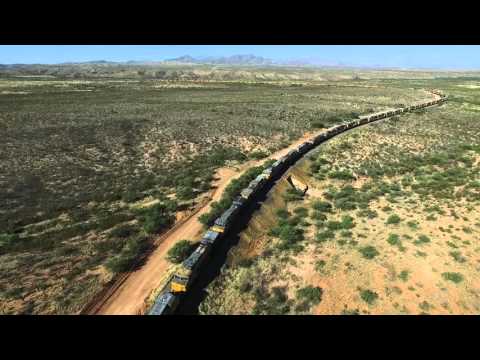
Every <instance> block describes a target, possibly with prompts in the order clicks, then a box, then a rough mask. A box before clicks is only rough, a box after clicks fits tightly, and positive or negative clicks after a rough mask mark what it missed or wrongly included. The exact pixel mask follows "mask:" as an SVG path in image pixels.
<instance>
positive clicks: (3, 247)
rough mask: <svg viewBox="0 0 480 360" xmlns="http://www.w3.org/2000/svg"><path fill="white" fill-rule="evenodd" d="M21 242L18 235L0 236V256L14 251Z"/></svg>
mask: <svg viewBox="0 0 480 360" xmlns="http://www.w3.org/2000/svg"><path fill="white" fill-rule="evenodd" d="M19 241H20V237H19V236H18V234H0V254H3V253H5V252H7V251H8V250H9V249H12V248H13V247H14V246H15V245H17V244H18V242H19Z"/></svg>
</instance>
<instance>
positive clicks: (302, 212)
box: [293, 207, 308, 218]
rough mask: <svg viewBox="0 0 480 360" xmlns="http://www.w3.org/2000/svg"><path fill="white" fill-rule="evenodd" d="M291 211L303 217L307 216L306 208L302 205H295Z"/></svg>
mask: <svg viewBox="0 0 480 360" xmlns="http://www.w3.org/2000/svg"><path fill="white" fill-rule="evenodd" d="M293 212H294V213H295V214H297V215H298V216H300V217H303V218H305V217H307V216H308V209H307V208H304V207H297V208H295V209H294V210H293Z"/></svg>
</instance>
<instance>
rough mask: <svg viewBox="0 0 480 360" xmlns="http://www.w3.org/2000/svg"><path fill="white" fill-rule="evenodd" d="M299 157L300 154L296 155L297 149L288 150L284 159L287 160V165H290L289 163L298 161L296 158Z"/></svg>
mask: <svg viewBox="0 0 480 360" xmlns="http://www.w3.org/2000/svg"><path fill="white" fill-rule="evenodd" d="M299 155H300V154H299V153H298V151H297V149H293V150H290V151H289V152H288V153H287V155H285V156H286V158H287V162H288V163H289V164H291V163H293V162H295V160H297V159H298V156H299Z"/></svg>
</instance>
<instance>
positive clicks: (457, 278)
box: [442, 272, 464, 284]
mask: <svg viewBox="0 0 480 360" xmlns="http://www.w3.org/2000/svg"><path fill="white" fill-rule="evenodd" d="M442 277H443V278H444V279H445V280H448V281H452V282H454V283H455V284H458V283H460V282H462V281H463V279H464V278H463V275H462V274H460V273H455V272H444V273H442Z"/></svg>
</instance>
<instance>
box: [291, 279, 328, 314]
mask: <svg viewBox="0 0 480 360" xmlns="http://www.w3.org/2000/svg"><path fill="white" fill-rule="evenodd" d="M296 295H297V300H298V301H299V302H300V304H299V305H298V306H297V311H298V310H300V311H306V310H308V309H309V308H310V307H311V306H312V305H317V304H320V302H321V301H322V295H323V290H322V289H321V288H320V287H318V286H316V287H313V286H310V285H309V286H306V287H304V288H301V289H298V290H297V292H296Z"/></svg>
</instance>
